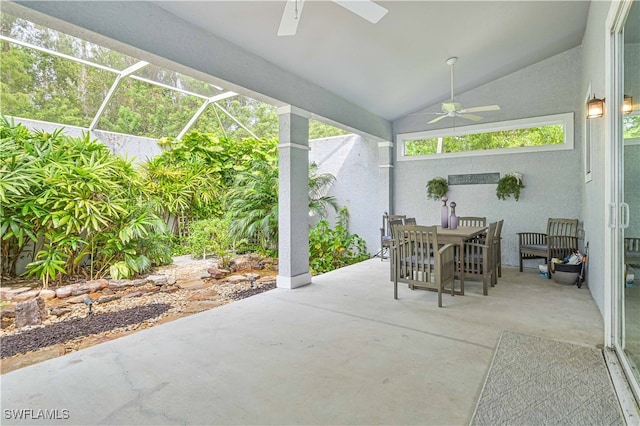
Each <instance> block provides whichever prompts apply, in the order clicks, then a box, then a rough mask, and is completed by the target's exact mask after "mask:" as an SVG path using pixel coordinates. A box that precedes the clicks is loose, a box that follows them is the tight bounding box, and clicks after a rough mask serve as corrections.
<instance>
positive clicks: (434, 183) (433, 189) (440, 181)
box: [427, 176, 449, 201]
mask: <svg viewBox="0 0 640 426" xmlns="http://www.w3.org/2000/svg"><path fill="white" fill-rule="evenodd" d="M447 192H449V183H447V180H446V179H445V178H443V177H441V176H438V177H435V178H433V179H431V180H430V181H429V182H427V198H431V199H432V200H436V201H438V200H441V199H442V197H444V196H446V195H447Z"/></svg>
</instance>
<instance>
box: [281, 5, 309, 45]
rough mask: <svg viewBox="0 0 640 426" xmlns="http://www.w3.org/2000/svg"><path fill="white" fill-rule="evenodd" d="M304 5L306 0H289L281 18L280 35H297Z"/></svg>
mask: <svg viewBox="0 0 640 426" xmlns="http://www.w3.org/2000/svg"><path fill="white" fill-rule="evenodd" d="M303 6H304V0H287V3H286V4H285V5H284V12H283V13H282V19H281V20H280V27H279V28H278V35H279V36H292V35H296V31H298V23H299V22H300V15H301V14H302V7H303Z"/></svg>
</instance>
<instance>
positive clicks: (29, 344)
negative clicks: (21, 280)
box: [0, 303, 171, 358]
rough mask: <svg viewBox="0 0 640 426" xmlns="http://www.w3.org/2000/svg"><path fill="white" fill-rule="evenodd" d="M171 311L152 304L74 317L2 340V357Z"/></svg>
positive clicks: (167, 307) (0, 348)
mask: <svg viewBox="0 0 640 426" xmlns="http://www.w3.org/2000/svg"><path fill="white" fill-rule="evenodd" d="M169 309H171V305H168V304H166V303H152V304H150V305H143V306H137V307H134V308H129V309H124V310H121V311H115V312H107V313H104V314H87V316H86V317H84V318H73V319H70V320H67V321H62V322H59V323H56V324H53V325H50V326H47V327H39V328H32V329H30V330H26V331H24V332H22V333H19V334H13V335H10V336H4V337H2V338H0V358H7V357H10V356H13V355H15V354H19V353H26V352H29V351H35V350H37V349H40V348H44V347H46V346H51V345H55V344H57V343H64V342H67V341H69V340H72V339H77V338H78V337H84V336H89V335H91V334H98V333H102V332H104V331H108V330H113V329H115V328H120V327H126V326H128V325H131V324H137V323H140V322H143V321H146V320H149V319H151V318H155V317H157V316H160V315H162V314H163V313H165V312H167V311H168V310H169Z"/></svg>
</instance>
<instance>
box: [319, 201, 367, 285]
mask: <svg viewBox="0 0 640 426" xmlns="http://www.w3.org/2000/svg"><path fill="white" fill-rule="evenodd" d="M348 223H349V213H348V211H347V208H346V207H342V208H340V209H339V210H338V217H337V223H336V227H335V229H331V227H330V226H329V222H327V221H326V220H321V221H319V222H318V223H317V224H316V225H315V226H314V227H313V228H311V230H310V231H309V267H310V268H311V272H312V273H313V274H321V273H324V272H329V271H332V270H334V269H338V268H342V267H343V266H347V265H351V264H354V263H358V262H362V261H363V260H366V259H369V258H370V257H371V256H370V254H369V253H368V252H367V245H366V242H365V241H364V239H362V238H361V237H360V236H358V235H357V234H350V233H349V229H348V228H349V226H348Z"/></svg>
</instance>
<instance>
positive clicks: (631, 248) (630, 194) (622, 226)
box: [611, 1, 640, 400]
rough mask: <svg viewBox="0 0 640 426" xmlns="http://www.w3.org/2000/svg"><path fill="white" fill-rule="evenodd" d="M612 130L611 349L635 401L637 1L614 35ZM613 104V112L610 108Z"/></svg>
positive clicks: (639, 163)
mask: <svg viewBox="0 0 640 426" xmlns="http://www.w3.org/2000/svg"><path fill="white" fill-rule="evenodd" d="M615 39H616V40H617V43H616V42H614V44H617V46H616V47H614V51H615V56H617V58H616V61H615V62H616V64H614V68H617V72H615V73H614V81H615V80H617V81H615V83H616V84H615V85H614V87H615V88H616V89H617V90H616V92H617V93H616V94H615V95H616V96H614V98H615V99H614V101H615V103H614V104H613V105H614V106H613V107H612V108H611V109H612V110H611V113H612V114H613V116H614V123H615V124H614V127H615V129H614V131H613V132H612V135H615V137H614V140H613V141H612V142H613V143H614V144H616V149H615V150H614V152H617V155H615V157H617V159H616V162H617V167H616V169H617V173H616V180H617V185H616V186H617V188H618V191H617V192H618V196H617V199H618V203H617V204H618V208H617V209H616V210H617V217H618V220H619V221H618V226H617V230H616V231H617V237H618V238H615V239H614V240H617V241H616V246H617V248H618V256H616V258H617V259H619V260H618V273H616V274H614V276H617V277H619V279H617V280H616V281H618V282H614V285H616V286H618V289H620V290H619V291H617V292H616V293H618V295H619V296H618V298H617V299H618V300H617V303H618V308H617V312H618V315H617V316H618V320H617V322H618V324H617V327H616V328H617V333H616V336H615V346H616V350H617V352H618V354H619V356H620V358H621V361H622V365H623V368H624V370H625V373H626V375H627V376H628V378H629V382H630V385H631V388H632V389H634V393H635V395H636V398H637V399H639V400H640V391H639V389H640V385H639V384H640V2H637V1H635V2H633V3H632V4H631V7H630V8H629V9H628V13H627V15H626V19H625V21H624V26H623V27H622V30H621V32H620V33H619V34H617V36H616V37H615ZM613 109H615V111H613Z"/></svg>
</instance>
